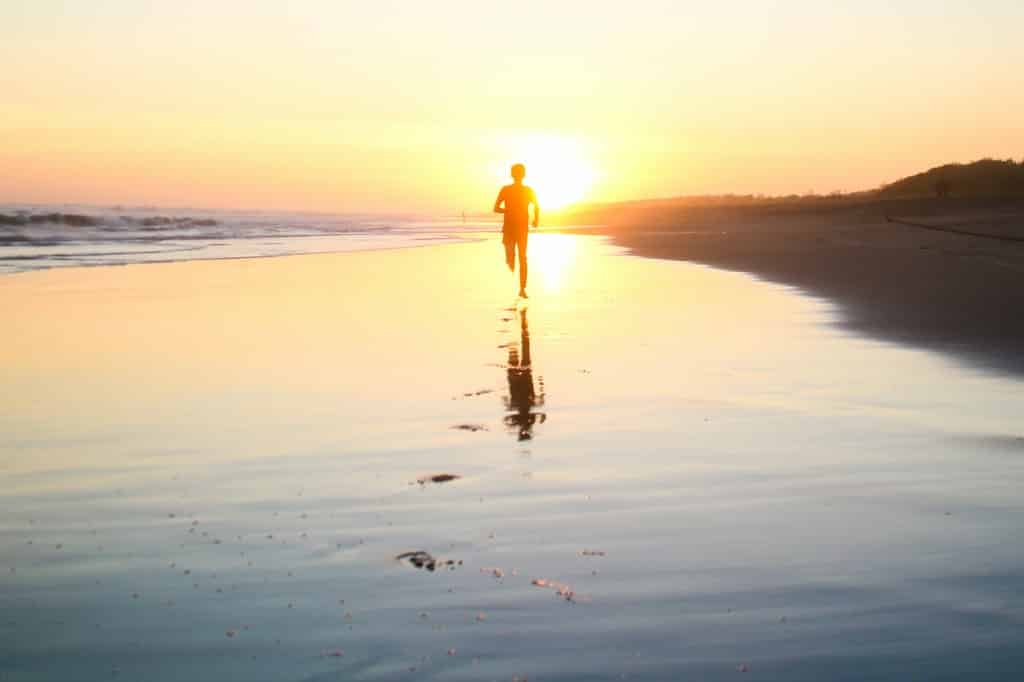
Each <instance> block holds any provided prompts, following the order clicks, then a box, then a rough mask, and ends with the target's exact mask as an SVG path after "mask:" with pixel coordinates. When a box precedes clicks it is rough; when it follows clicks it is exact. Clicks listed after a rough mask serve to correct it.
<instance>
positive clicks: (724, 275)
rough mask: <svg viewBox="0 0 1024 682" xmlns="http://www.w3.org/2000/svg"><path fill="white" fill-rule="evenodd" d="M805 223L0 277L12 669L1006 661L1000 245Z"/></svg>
mask: <svg viewBox="0 0 1024 682" xmlns="http://www.w3.org/2000/svg"><path fill="white" fill-rule="evenodd" d="M808 220H810V218H808ZM872 220H874V219H872ZM698 223H699V224H698ZM804 224H805V223H803V222H801V221H795V222H794V221H792V220H790V219H789V218H786V219H779V220H778V221H776V222H772V223H771V225H772V231H773V238H772V239H771V240H769V239H763V240H758V239H757V238H756V237H755V236H754V235H755V232H756V233H757V234H761V232H757V231H756V230H754V229H752V228H751V229H746V228H744V224H743V223H742V222H729V223H728V224H727V223H726V222H725V221H717V220H716V221H714V225H713V226H712V223H711V222H710V221H709V222H707V223H705V222H702V221H694V222H693V223H692V224H691V225H690V227H688V228H687V231H688V233H687V235H686V236H685V238H680V234H678V233H677V231H679V230H681V229H682V228H680V227H679V226H678V225H676V224H675V223H673V224H672V225H671V226H668V223H664V224H662V225H661V227H662V229H661V230H660V231H659V230H658V229H655V228H657V227H658V224H655V223H650V224H648V231H647V232H646V233H644V234H640V233H639V232H637V231H634V232H631V233H630V232H628V231H627V230H625V229H624V228H623V229H618V228H616V226H614V225H613V226H611V228H608V229H610V230H611V231H612V232H613V236H614V239H615V240H617V241H618V244H619V245H616V244H615V243H614V242H613V241H612V240H609V239H605V238H603V237H599V236H587V235H575V234H554V233H544V232H541V233H538V234H535V235H533V236H531V245H530V249H531V270H530V273H531V274H530V276H531V282H530V287H529V290H530V295H531V299H530V300H529V301H528V302H523V301H519V300H517V299H516V298H515V296H514V294H515V291H516V288H517V287H516V283H515V276H514V275H512V274H509V273H508V272H507V271H506V270H505V269H504V263H503V254H502V251H501V245H500V242H499V241H498V238H497V237H496V236H494V235H476V236H475V237H474V238H473V239H472V240H471V241H469V240H468V239H469V237H468V236H467V235H461V236H462V237H463V238H465V239H467V241H465V243H454V244H443V245H434V246H421V247H416V248H401V249H392V250H372V251H358V252H353V253H343V254H313V255H291V256H282V257H274V258H258V259H250V258H239V259H233V260H210V261H188V262H176V263H155V264H131V265H124V266H118V267H90V268H58V269H51V270H41V271H35V272H20V273H17V274H10V275H5V276H2V277H0V317H2V318H3V319H4V320H5V321H6V325H5V328H6V331H5V333H4V334H3V336H2V337H0V365H2V367H0V376H3V386H4V390H3V392H2V393H0V470H2V471H3V479H4V482H5V483H4V486H3V488H2V489H0V509H2V510H3V512H4V513H3V514H2V515H0V575H2V576H3V580H2V581H0V610H2V611H3V618H2V619H0V641H2V642H3V646H0V670H2V671H3V673H2V678H3V679H4V680H12V681H14V680H19V681H20V680H36V679H75V680H110V679H122V680H147V681H154V682H159V681H162V680H182V679H191V680H225V679H247V680H282V679H294V680H336V679H343V680H401V679H409V680H512V679H518V680H527V679H529V680H620V679H634V680H678V679H703V680H736V679H785V680H808V681H810V680H821V679H830V680H865V679H872V680H904V679H929V680H955V679H972V680H1002V679H1008V678H1011V677H1013V676H1014V675H1015V674H1016V671H1017V670H1018V669H1019V668H1020V667H1021V665H1022V664H1024V634H1022V633H1024V630H1022V628H1021V625H1022V623H1024V531H1022V526H1021V523H1020V520H1021V518H1022V516H1021V515H1022V513H1024V500H1022V498H1021V495H1020V490H1021V486H1022V484H1024V459H1022V457H1021V455H1024V430H1022V428H1021V421H1020V415H1021V414H1022V413H1024V391H1022V390H1021V389H1022V388H1024V384H1022V382H1021V378H1020V375H1019V374H1016V373H1015V372H1014V368H1016V367H1018V365H1019V359H1020V355H1019V354H1018V353H1016V352H1015V350H1016V349H1017V348H1019V346H1015V345H1011V344H1012V343H1016V342H1017V341H1019V338H1018V337H1017V336H1016V334H1017V333H1018V332H1019V331H1020V330H1021V329H1024V328H1022V327H1021V326H1020V324H1021V323H1020V320H1019V319H1018V318H1019V316H1014V315H1012V314H1008V313H1007V310H1019V309H1020V308H1019V307H1013V306H1017V303H1018V302H1019V297H1020V296H1021V295H1022V294H1021V289H1020V288H1019V287H1018V288H1014V287H1015V283H1017V282H1018V281H1019V277H1020V275H1019V272H1020V271H1019V270H1018V269H1016V268H1017V267H1018V262H1019V261H1018V260H1017V256H1006V257H1005V259H1004V257H1003V255H1000V261H999V262H1000V263H1003V262H1004V260H1005V263H1004V265H999V266H996V265H992V263H994V262H995V260H994V256H992V254H991V253H990V252H989V251H987V250H986V249H987V248H988V247H985V246H978V247H977V249H976V252H975V251H972V252H971V253H972V254H974V255H972V257H971V258H970V259H965V258H961V255H960V252H959V251H956V249H958V248H960V247H959V246H958V245H959V244H960V242H959V241H957V240H960V239H968V238H966V237H959V236H956V235H940V234H934V235H932V234H928V235H916V233H911V232H906V233H905V234H906V235H907V236H906V238H905V239H906V240H907V241H895V242H887V244H890V245H891V247H887V249H888V250H886V249H882V248H880V247H879V240H877V239H874V238H873V237H872V235H875V234H876V233H880V232H881V231H882V230H883V229H886V230H888V229H891V228H883V227H882V226H880V225H878V224H877V221H874V222H870V224H869V225H867V226H866V227H864V228H863V229H861V230H855V231H851V230H849V229H847V228H846V227H845V223H844V224H843V225H842V226H837V228H836V229H835V230H834V231H831V232H829V233H828V234H827V235H822V236H821V239H822V240H823V241H822V242H821V244H820V245H819V246H815V247H814V249H813V251H811V252H809V251H808V250H804V249H803V247H802V246H801V244H804V243H809V242H803V241H801V240H800V239H797V238H796V237H795V236H794V237H793V238H782V239H778V238H776V237H778V236H780V235H781V236H783V237H789V236H791V233H790V232H789V230H793V231H800V230H801V229H803V228H802V227H801V226H802V225H804ZM808 224H809V223H808ZM690 228H692V230H691V229H690ZM616 229H618V231H616ZM907 229H909V228H907ZM689 232H692V234H690V233H689ZM718 233H727V234H728V235H731V236H732V237H735V235H737V234H742V235H743V237H744V239H743V240H742V241H740V242H737V240H735V239H732V240H731V241H728V242H727V240H726V239H724V238H723V237H721V236H716V235H717V234H718ZM886 234H888V233H886ZM912 234H913V235H916V236H911V235H912ZM921 240H923V241H921ZM727 243H729V244H733V245H735V244H737V243H742V244H743V245H744V246H743V248H732V247H727V246H726V244H727ZM922 244H923V245H924V246H925V247H926V248H922ZM771 245H776V246H774V247H773V246H771ZM627 247H628V248H627ZM769 247H770V248H769ZM964 248H967V247H964ZM969 248H972V249H974V248H975V247H973V246H971V247H969ZM629 250H631V251H632V252H633V253H635V254H639V255H629V253H628V251H629ZM910 252H913V253H914V254H915V256H917V255H920V256H921V259H920V261H919V263H920V265H919V266H917V267H918V268H919V269H917V270H914V271H913V273H912V274H913V276H912V277H905V278H904V279H901V280H899V281H900V283H901V284H900V286H899V287H896V286H895V285H893V286H891V287H890V286H889V285H890V284H892V283H893V282H894V281H895V279H894V277H895V275H894V274H893V273H895V272H896V271H898V270H899V269H901V268H905V267H906V263H907V261H908V258H907V257H906V255H907V254H908V253H910ZM1002 253H1003V252H1000V254H1002ZM1007 253H1009V251H1007ZM1015 253H1016V252H1015ZM850 254H856V256H851V255H850ZM886 254H889V255H890V256H891V258H889V259H887V257H886ZM641 255H644V256H652V255H653V256H658V257H657V258H644V257H640V256H641ZM680 257H681V258H685V259H687V260H692V261H699V262H701V263H705V264H704V265H702V264H697V263H693V262H685V261H684V260H673V259H675V258H680ZM754 259H758V260H757V263H756V264H755V265H756V267H755V265H751V263H753V261H754ZM968 262H969V263H970V264H971V265H969V266H968V265H964V264H966V263H968ZM854 263H855V264H856V266H854V265H853V264H854ZM843 264H845V265H843ZM709 265H713V266H715V267H709ZM844 268H845V269H844ZM864 268H868V269H870V272H871V273H872V276H873V278H874V281H876V282H877V286H878V287H879V289H878V291H877V292H875V294H873V296H874V297H873V298H872V297H861V298H857V297H856V296H853V295H848V293H845V292H847V291H848V290H855V289H857V287H855V286H854V285H852V284H850V282H853V281H854V280H855V278H854V276H853V274H849V276H847V275H846V274H845V273H854V272H855V271H856V272H858V273H861V274H863V272H864V270H863V269H864ZM958 268H959V269H958ZM737 270H746V271H749V272H753V273H755V274H756V275H757V277H755V276H753V275H750V274H745V273H744V272H736V271H737ZM1004 270H1005V272H1007V273H1014V274H1007V275H1005V277H1006V279H1005V280H1003V279H998V278H999V277H1002V275H1000V274H998V273H1001V272H1003V271H1004ZM825 272H827V273H829V274H830V275H833V276H834V277H833V278H826V277H824V276H823V274H822V273H825ZM800 273H805V274H800ZM904 274H906V273H905V272H904ZM915 281H928V282H930V283H932V284H934V286H935V287H938V288H937V289H936V288H930V289H929V290H928V292H927V296H926V294H925V292H924V291H923V289H921V290H918V289H915V288H914V286H915V285H913V284H908V282H910V283H912V282H915ZM829 282H833V283H832V284H829ZM976 282H986V283H987V284H985V285H984V286H981V285H980V284H979V285H978V287H974V286H973V284H972V283H976ZM992 286H994V287H997V288H998V289H999V290H1001V291H1003V293H1004V294H1005V297H1004V298H1001V299H999V305H1000V306H1002V308H1001V310H1002V312H1001V313H998V314H997V313H993V312H989V313H985V312H984V311H983V310H982V309H983V308H984V306H979V305H978V304H977V302H978V301H979V300H982V299H985V298H986V297H987V296H988V295H989V292H990V288H989V287H992ZM830 287H832V288H830ZM844 287H845V288H844ZM807 294H813V295H807ZM897 294H898V295H897ZM901 296H902V297H914V296H917V297H918V298H917V299H914V300H915V301H918V300H924V298H929V300H930V297H933V296H938V297H941V298H942V299H943V300H944V301H947V302H948V301H953V302H955V303H956V305H955V306H953V308H954V309H955V310H957V311H960V313H959V314H960V315H962V317H958V318H951V319H953V322H955V323H956V324H952V323H951V324H950V325H947V326H942V325H940V326H938V327H936V326H933V324H932V322H933V321H934V319H936V318H935V317H927V316H926V313H927V311H928V310H929V308H928V307H927V306H924V307H923V308H922V311H923V312H922V313H921V315H922V316H921V317H920V318H914V317H910V318H907V317H905V316H903V315H902V314H901V315H899V316H897V317H898V319H897V321H896V322H895V323H890V322H887V320H888V319H889V318H887V317H886V316H888V315H892V314H893V313H892V311H893V310H896V309H897V308H893V307H892V306H889V305H875V304H874V302H875V301H881V300H890V299H900V297H901ZM957 297H963V298H962V299H961V298H957ZM946 307H948V306H946ZM906 309H907V306H906V305H904V307H903V308H899V310H906ZM997 309H998V307H997ZM982 315H988V317H979V316H982ZM997 319H998V320H999V324H998V325H996V323H995V320H997ZM990 323H991V325H995V326H986V325H989V324H990ZM943 324H945V323H943ZM886 325H888V326H886ZM901 325H902V326H901ZM965 326H966V329H968V331H969V332H971V333H965V334H963V335H961V336H951V335H949V334H947V333H946V332H945V331H944V330H946V329H950V328H954V327H958V328H963V327H965ZM885 329H890V330H893V331H891V332H887V331H885ZM879 330H881V331H879ZM865 332H867V333H865ZM973 332H977V336H975V335H972V334H973ZM1004 334H1005V339H1006V341H1005V343H1002V342H1001V341H1000V340H999V339H1000V338H1002V335H1004ZM982 337H984V339H987V341H986V343H988V342H991V344H989V345H985V349H983V351H978V352H975V350H976V349H977V348H980V347H981V346H980V345H978V344H979V343H980V342H978V341H977V340H976V339H977V338H982ZM982 345H984V344H982ZM954 346H955V347H954ZM992 348H995V350H991V349H992ZM972 349H973V350H972ZM932 350H938V351H940V352H938V353H936V352H932Z"/></svg>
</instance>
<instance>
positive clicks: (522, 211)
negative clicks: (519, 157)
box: [494, 163, 540, 298]
mask: <svg viewBox="0 0 1024 682" xmlns="http://www.w3.org/2000/svg"><path fill="white" fill-rule="evenodd" d="M524 177H526V166H524V165H523V164H521V163H517V164H516V165H514V166H512V184H511V185H505V186H504V187H502V188H501V191H500V192H498V198H497V199H495V200H494V212H495V213H502V214H504V216H505V221H504V224H503V225H502V228H501V241H502V242H503V243H504V244H505V262H506V263H507V264H508V269H509V271H512V270H514V269H515V265H516V249H517V248H518V249H519V295H520V296H521V297H522V298H527V296H526V237H527V233H528V232H529V229H530V204H533V226H534V227H537V223H538V221H540V204H538V203H537V195H536V194H534V193H533V190H532V189H530V188H529V187H527V186H526V185H524V184H523V178H524ZM503 204H504V205H503Z"/></svg>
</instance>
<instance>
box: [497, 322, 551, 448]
mask: <svg viewBox="0 0 1024 682" xmlns="http://www.w3.org/2000/svg"><path fill="white" fill-rule="evenodd" d="M519 328H520V330H521V334H522V336H521V337H520V344H519V345H520V346H521V348H522V353H521V354H520V351H519V349H518V348H516V347H515V346H514V345H512V346H509V349H508V397H507V398H505V407H506V409H508V410H509V412H510V414H507V415H505V425H506V426H507V427H508V428H510V429H512V430H513V431H515V432H516V435H517V437H518V440H520V441H524V440H530V439H531V438H533V425H534V424H543V423H544V422H545V421H546V420H547V415H546V414H544V413H543V412H534V411H533V408H535V407H541V406H543V405H544V379H543V377H542V378H541V379H540V395H537V392H536V390H534V387H533V367H532V365H531V364H530V363H531V358H530V327H529V325H528V324H527V322H526V309H525V308H524V309H522V310H520V311H519Z"/></svg>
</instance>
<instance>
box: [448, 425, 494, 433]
mask: <svg viewBox="0 0 1024 682" xmlns="http://www.w3.org/2000/svg"><path fill="white" fill-rule="evenodd" d="M452 428H453V429H455V430H457V431H472V432H473V433H476V432H477V431H486V430H487V427H486V426H484V425H483V424H456V425H455V426H453V427H452Z"/></svg>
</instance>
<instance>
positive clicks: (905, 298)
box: [573, 199, 1024, 377]
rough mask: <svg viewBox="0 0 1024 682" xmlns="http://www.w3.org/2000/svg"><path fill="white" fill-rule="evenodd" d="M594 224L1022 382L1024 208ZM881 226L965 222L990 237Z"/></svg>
mask: <svg viewBox="0 0 1024 682" xmlns="http://www.w3.org/2000/svg"><path fill="white" fill-rule="evenodd" d="M601 217H603V219H604V222H605V226H604V227H602V228H598V229H596V230H587V232H589V233H591V234H594V233H596V234H603V235H607V236H609V237H611V238H612V240H613V242H614V243H615V244H617V245H619V246H623V247H625V248H627V249H629V252H630V253H631V254H634V255H637V256H642V257H647V258H661V259H669V260H685V261H690V262H695V263H701V264H704V265H708V266H711V267H715V268H721V269H724V270H732V271H738V272H745V273H748V274H750V275H753V276H755V277H757V278H760V279H763V280H765V281H768V282H773V283H776V284H783V285H787V286H792V287H795V288H797V289H798V290H800V291H802V292H804V293H806V294H808V295H811V296H815V297H820V298H824V299H827V300H828V301H830V302H832V303H834V304H835V305H836V309H837V312H838V315H839V320H838V321H837V325H838V326H839V327H840V328H842V329H844V330H846V331H849V332H852V333H855V334H858V335H863V336H867V337H870V338H875V339H878V340H882V341H888V342H893V343H897V344H901V345H906V346H910V347H918V348H924V349H927V350H930V351H936V352H939V353H941V354H943V355H946V356H948V357H953V358H955V359H957V360H959V361H961V362H965V363H967V364H968V365H970V366H972V367H974V368H976V369H981V370H983V371H989V372H997V373H1009V374H1012V375H1014V376H1016V377H1024V353H1022V352H1021V350H1020V349H1021V348H1024V316H1021V315H1020V314H1019V312H1020V311H1021V310H1024V244H1022V243H1020V242H1018V241H1015V240H1016V239H1021V238H1024V200H956V199H946V200H913V201H909V200H901V201H870V202H864V203H860V204H853V205H843V206H835V207H826V208H821V207H817V208H812V209H808V208H803V209H801V208H797V207H770V206H762V207H712V208H697V207H694V208H678V207H677V208H666V207H653V208H651V207H646V208H644V207H641V208H635V207H619V208H611V209H604V210H603V211H602V216H601ZM889 218H899V219H901V220H909V221H916V222H920V223H922V224H928V225H934V226H939V227H945V226H951V227H954V229H956V226H962V225H968V226H969V228H968V229H970V230H972V231H976V232H983V233H989V234H992V236H993V237H995V238H994V239H987V238H984V237H979V236H976V235H967V234H957V233H953V232H943V231H935V230H930V229H920V228H918V227H914V226H908V225H906V224H900V223H896V222H889V220H888V219H889ZM573 231H576V230H573ZM1007 237H1009V238H1010V239H1009V240H1007V239H1006V238H1007Z"/></svg>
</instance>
